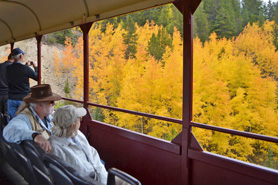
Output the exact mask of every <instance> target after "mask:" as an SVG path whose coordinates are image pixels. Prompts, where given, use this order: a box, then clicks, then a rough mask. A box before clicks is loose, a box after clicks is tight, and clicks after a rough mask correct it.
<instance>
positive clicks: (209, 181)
mask: <svg viewBox="0 0 278 185" xmlns="http://www.w3.org/2000/svg"><path fill="white" fill-rule="evenodd" d="M167 3H173V4H174V5H175V6H176V7H177V8H178V10H179V11H180V12H181V13H182V14H183V33H184V36H183V43H184V44H183V110H182V113H183V116H182V120H179V119H173V118H167V117H162V116H156V115H151V114H146V113H141V112H135V111H130V110H124V109H120V108H115V107H109V106H106V105H98V104H95V103H90V102H89V48H88V42H89V40H88V32H89V31H90V28H91V26H92V24H93V23H94V22H96V21H99V20H103V19H107V18H111V17H115V16H119V15H123V14H127V13H130V12H134V11H140V10H143V9H147V8H152V7H155V6H160V5H164V4H167ZM200 3H201V0H102V1H100V0H2V1H0V45H5V44H10V45H11V49H12V48H13V46H14V43H15V42H17V41H20V40H24V39H28V38H32V37H36V39H37V47H38V50H37V51H38V54H37V56H38V59H37V60H38V63H39V84H40V83H41V63H42V62H43V61H41V38H42V36H43V35H44V34H48V33H51V32H55V31H60V30H64V29H68V28H72V27H75V26H80V28H81V30H82V32H83V39H84V42H83V43H84V46H83V47H84V99H83V101H78V100H71V99H67V98H64V99H66V100H70V101H76V102H79V103H82V104H83V105H84V107H85V108H87V109H88V107H90V106H95V107H101V108H105V109H111V110H115V111H121V112H125V113H129V114H135V115H139V116H145V117H149V118H155V119H159V120H164V121H168V122H173V123H177V124H181V125H182V132H181V133H180V134H179V135H178V136H177V137H176V138H175V139H173V140H172V141H171V142H168V141H165V140H161V139H157V138H154V137H150V136H146V135H142V134H140V133H135V132H132V131H129V130H126V129H122V128H118V127H115V126H112V125H109V124H105V123H102V122H99V121H95V120H92V119H91V117H90V116H89V115H88V116H87V117H85V119H84V120H83V122H82V126H81V130H82V131H83V132H84V133H85V135H86V136H88V140H89V142H90V144H91V145H92V146H94V147H95V148H96V149H97V150H98V152H99V154H100V156H101V157H102V159H103V160H104V161H105V163H106V165H107V166H108V167H117V168H119V169H121V170H123V171H125V172H127V173H129V174H131V175H132V176H134V177H136V178H137V179H138V180H140V181H141V183H142V184H144V185H179V184H182V185H189V184H191V185H217V184H219V185H228V184H231V185H234V184H244V185H247V184H250V185H267V184H278V171H276V170H273V169H269V168H266V167H261V166H258V165H253V164H250V163H246V162H242V161H239V160H235V159H232V158H228V157H224V156H221V155H217V154H213V153H210V152H206V151H203V149H202V148H201V147H200V145H199V144H198V141H197V140H196V138H195V137H194V135H193V134H192V132H191V129H192V127H199V128H202V129H208V130H213V131H215V132H223V133H227V134H233V135H239V136H243V137H247V138H254V139H258V140H263V141H269V142H274V143H278V138H274V137H269V136H263V135H257V134H252V133H248V132H241V131H236V130H231V129H226V128H221V127H215V126H209V125H205V124H199V123H194V122H192V92H193V90H192V87H193V85H192V83H193V75H192V74H193V67H192V66H193V63H194V60H193V26H194V25H193V24H192V23H193V15H194V12H195V10H196V9H197V7H198V6H199V4H200Z"/></svg>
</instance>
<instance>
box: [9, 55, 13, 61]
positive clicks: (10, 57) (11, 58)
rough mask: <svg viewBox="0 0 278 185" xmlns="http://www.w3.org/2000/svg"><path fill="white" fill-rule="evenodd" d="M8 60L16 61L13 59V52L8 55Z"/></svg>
mask: <svg viewBox="0 0 278 185" xmlns="http://www.w3.org/2000/svg"><path fill="white" fill-rule="evenodd" d="M8 61H10V62H13V61H14V59H13V57H12V55H11V54H9V56H8Z"/></svg>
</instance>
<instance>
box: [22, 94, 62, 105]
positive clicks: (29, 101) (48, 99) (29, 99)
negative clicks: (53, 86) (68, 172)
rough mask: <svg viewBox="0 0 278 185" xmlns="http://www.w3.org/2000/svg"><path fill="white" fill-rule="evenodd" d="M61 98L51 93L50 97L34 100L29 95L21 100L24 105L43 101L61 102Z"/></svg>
mask: <svg viewBox="0 0 278 185" xmlns="http://www.w3.org/2000/svg"><path fill="white" fill-rule="evenodd" d="M61 99H62V97H61V96H60V95H58V94H56V93H52V96H48V97H44V98H39V99H37V98H34V97H31V94H28V95H27V96H25V97H24V98H23V101H25V102H26V103H38V102H44V101H58V100H61Z"/></svg>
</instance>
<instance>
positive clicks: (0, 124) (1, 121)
mask: <svg viewBox="0 0 278 185" xmlns="http://www.w3.org/2000/svg"><path fill="white" fill-rule="evenodd" d="M4 126H5V124H4V114H2V113H1V112H0V131H1V135H2V132H3V129H4Z"/></svg>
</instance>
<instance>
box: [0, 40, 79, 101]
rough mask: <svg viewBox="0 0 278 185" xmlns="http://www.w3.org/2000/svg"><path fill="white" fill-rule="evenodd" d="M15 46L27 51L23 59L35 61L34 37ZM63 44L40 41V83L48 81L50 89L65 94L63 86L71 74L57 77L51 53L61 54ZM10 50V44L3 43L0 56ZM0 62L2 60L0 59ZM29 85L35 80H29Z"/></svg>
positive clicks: (33, 83)
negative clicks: (47, 43)
mask: <svg viewBox="0 0 278 185" xmlns="http://www.w3.org/2000/svg"><path fill="white" fill-rule="evenodd" d="M14 47H15V48H16V47H19V48H21V49H22V50H23V51H25V52H27V54H26V55H25V57H24V60H25V61H26V60H28V59H29V60H36V61H37V42H36V39H28V40H24V41H20V42H17V43H15V46H14ZM63 50H64V46H63V45H60V44H53V45H46V43H43V42H42V83H48V84H51V86H52V91H53V92H55V93H57V94H59V95H61V96H65V93H64V86H65V81H66V79H67V78H71V74H68V73H67V74H66V73H63V75H60V76H59V77H58V76H57V75H56V73H55V71H54V69H53V54H54V51H57V52H58V53H60V54H62V52H63ZM9 51H10V45H5V46H1V47H0V58H1V59H5V58H6V56H8V54H9ZM1 62H2V61H1ZM61 73H62V72H61ZM72 82H73V81H70V80H69V83H70V88H71V89H72V90H73V89H74V85H73V83H72ZM30 83H31V86H33V85H36V84H37V82H35V81H34V80H31V81H30Z"/></svg>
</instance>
